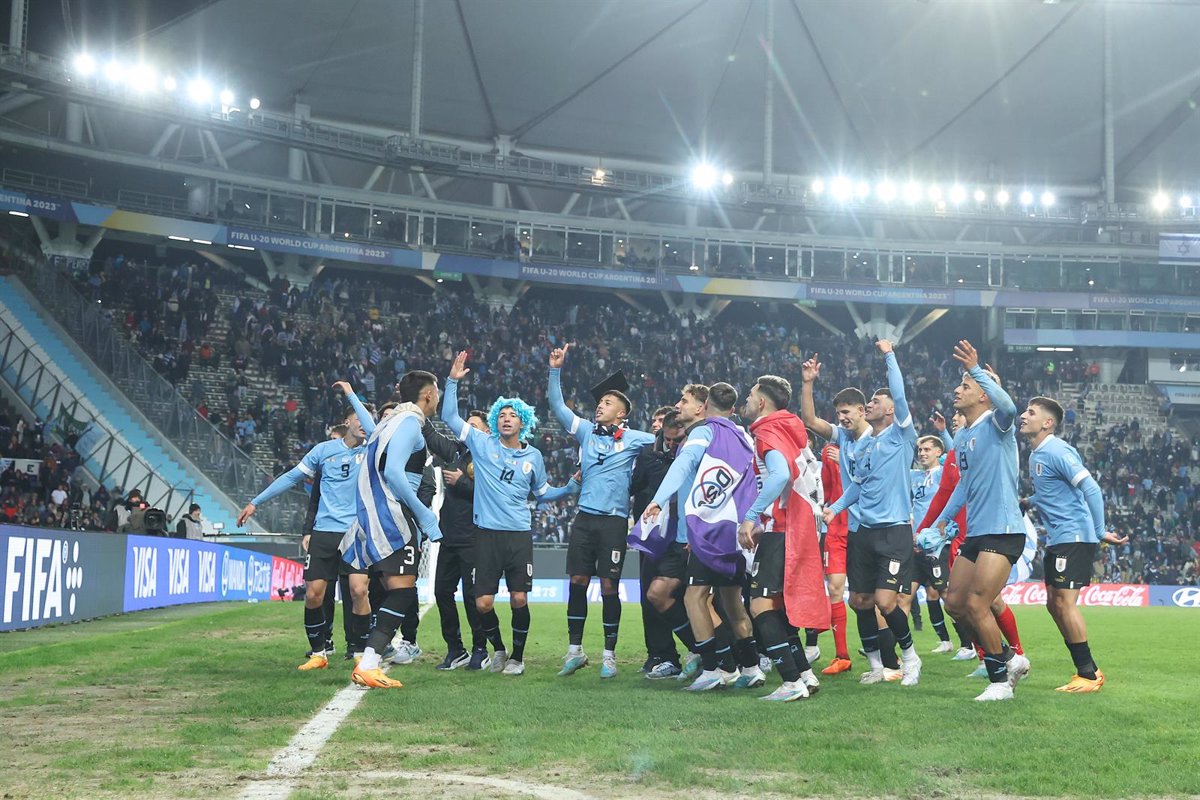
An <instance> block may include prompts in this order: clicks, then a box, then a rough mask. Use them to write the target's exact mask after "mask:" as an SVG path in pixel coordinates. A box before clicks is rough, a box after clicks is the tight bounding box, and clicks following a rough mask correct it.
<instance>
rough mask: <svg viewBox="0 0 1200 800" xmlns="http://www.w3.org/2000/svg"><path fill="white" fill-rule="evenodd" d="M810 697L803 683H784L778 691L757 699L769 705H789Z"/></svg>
mask: <svg viewBox="0 0 1200 800" xmlns="http://www.w3.org/2000/svg"><path fill="white" fill-rule="evenodd" d="M811 696H812V695H811V692H810V691H809V688H808V687H807V686H805V685H804V681H796V682H795V683H788V682H787V681H784V682H783V685H781V686H780V687H779V688H778V689H776V690H775V691H773V692H771V693H770V694H768V695H764V696H763V697H760V698H758V699H759V700H766V701H767V702H769V703H790V702H792V701H793V700H804V699H806V698H808V697H811Z"/></svg>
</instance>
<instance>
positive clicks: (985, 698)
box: [975, 681, 1013, 703]
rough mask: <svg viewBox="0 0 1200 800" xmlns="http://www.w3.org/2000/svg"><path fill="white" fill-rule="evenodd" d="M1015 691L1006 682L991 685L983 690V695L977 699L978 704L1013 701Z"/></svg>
mask: <svg viewBox="0 0 1200 800" xmlns="http://www.w3.org/2000/svg"><path fill="white" fill-rule="evenodd" d="M1012 699H1013V690H1012V687H1011V686H1009V685H1008V684H1007V683H1005V682H1004V681H1001V682H1000V683H989V684H988V687H987V688H986V689H984V690H983V693H982V694H981V695H979V696H978V697H976V698H975V702H977V703H986V702H989V701H991V700H1012Z"/></svg>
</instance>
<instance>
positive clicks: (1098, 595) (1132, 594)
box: [1001, 581, 1150, 608]
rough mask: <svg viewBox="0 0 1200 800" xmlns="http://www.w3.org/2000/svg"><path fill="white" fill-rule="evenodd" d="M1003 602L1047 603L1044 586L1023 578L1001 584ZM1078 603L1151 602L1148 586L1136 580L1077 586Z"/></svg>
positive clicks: (1121, 604)
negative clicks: (1018, 580) (1134, 581)
mask: <svg viewBox="0 0 1200 800" xmlns="http://www.w3.org/2000/svg"><path fill="white" fill-rule="evenodd" d="M1001 596H1002V597H1003V598H1004V602H1006V603H1008V604H1009V605H1010V606H1041V605H1045V604H1046V586H1045V584H1042V583H1035V582H1031V581H1026V582H1022V583H1014V584H1010V585H1008V586H1005V587H1004V591H1003V592H1001ZM1079 605H1081V606H1107V607H1109V608H1118V607H1120V608H1125V607H1135V606H1136V607H1142V606H1148V605H1150V587H1149V586H1147V585H1145V584H1138V583H1094V584H1092V585H1091V586H1085V587H1084V588H1082V589H1080V590H1079Z"/></svg>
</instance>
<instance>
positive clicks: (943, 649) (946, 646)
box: [929, 642, 954, 653]
mask: <svg viewBox="0 0 1200 800" xmlns="http://www.w3.org/2000/svg"><path fill="white" fill-rule="evenodd" d="M953 649H954V645H952V644H950V643H949V642H938V646H937V647H935V648H933V649H932V650H930V651H929V652H931V653H949V652H950V651H951V650H953Z"/></svg>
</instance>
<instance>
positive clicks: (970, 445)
mask: <svg viewBox="0 0 1200 800" xmlns="http://www.w3.org/2000/svg"><path fill="white" fill-rule="evenodd" d="M967 449H968V450H970V451H971V452H972V453H973V452H975V437H974V436H972V437H971V441H969V442H967Z"/></svg>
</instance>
